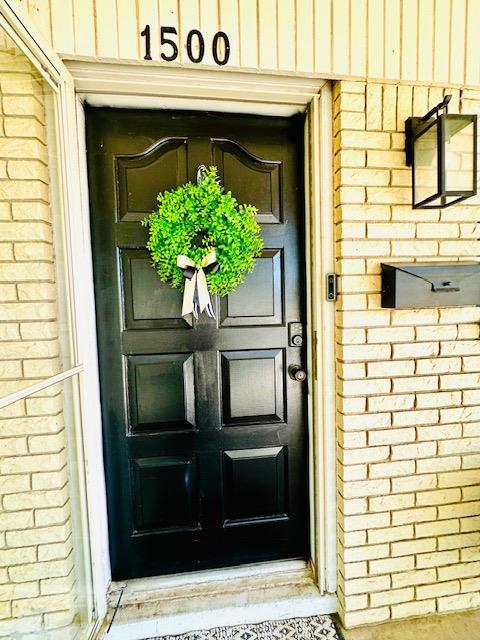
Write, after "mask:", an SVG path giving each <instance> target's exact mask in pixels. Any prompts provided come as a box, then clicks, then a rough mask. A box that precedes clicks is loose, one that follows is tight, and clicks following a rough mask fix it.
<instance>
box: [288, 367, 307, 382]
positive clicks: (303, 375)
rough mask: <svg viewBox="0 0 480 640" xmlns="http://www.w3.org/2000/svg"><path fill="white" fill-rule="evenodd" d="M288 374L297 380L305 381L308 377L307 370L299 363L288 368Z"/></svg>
mask: <svg viewBox="0 0 480 640" xmlns="http://www.w3.org/2000/svg"><path fill="white" fill-rule="evenodd" d="M288 374H289V376H290V378H291V379H292V380H296V381H297V382H303V381H304V380H306V379H307V372H306V371H305V370H304V369H302V367H299V366H298V365H292V366H291V367H290V368H289V369H288Z"/></svg>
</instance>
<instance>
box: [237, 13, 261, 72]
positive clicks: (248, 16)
mask: <svg viewBox="0 0 480 640" xmlns="http://www.w3.org/2000/svg"><path fill="white" fill-rule="evenodd" d="M238 5H239V9H240V11H239V20H240V65H241V66H242V67H245V68H247V69H248V68H257V67H258V19H257V12H258V5H257V1H256V0H238Z"/></svg>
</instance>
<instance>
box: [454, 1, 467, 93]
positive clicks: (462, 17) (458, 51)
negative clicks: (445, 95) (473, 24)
mask: <svg viewBox="0 0 480 640" xmlns="http://www.w3.org/2000/svg"><path fill="white" fill-rule="evenodd" d="M466 20H467V3H466V0H455V2H454V3H452V15H451V18H450V83H452V84H462V83H463V81H464V78H465V33H466Z"/></svg>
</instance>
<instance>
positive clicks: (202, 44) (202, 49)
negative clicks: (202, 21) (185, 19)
mask: <svg viewBox="0 0 480 640" xmlns="http://www.w3.org/2000/svg"><path fill="white" fill-rule="evenodd" d="M193 36H197V38H198V49H199V51H198V56H197V57H196V58H195V56H194V55H193V51H192V39H193ZM187 55H188V57H189V58H190V60H191V61H192V62H201V61H202V60H203V56H204V55H205V40H204V39H203V36H202V34H201V33H200V31H199V30H198V29H192V30H191V31H189V33H188V36H187Z"/></svg>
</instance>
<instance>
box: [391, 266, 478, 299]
mask: <svg viewBox="0 0 480 640" xmlns="http://www.w3.org/2000/svg"><path fill="white" fill-rule="evenodd" d="M469 305H480V262H396V263H393V264H382V307H386V308H388V309H421V308H425V307H462V306H469Z"/></svg>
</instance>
